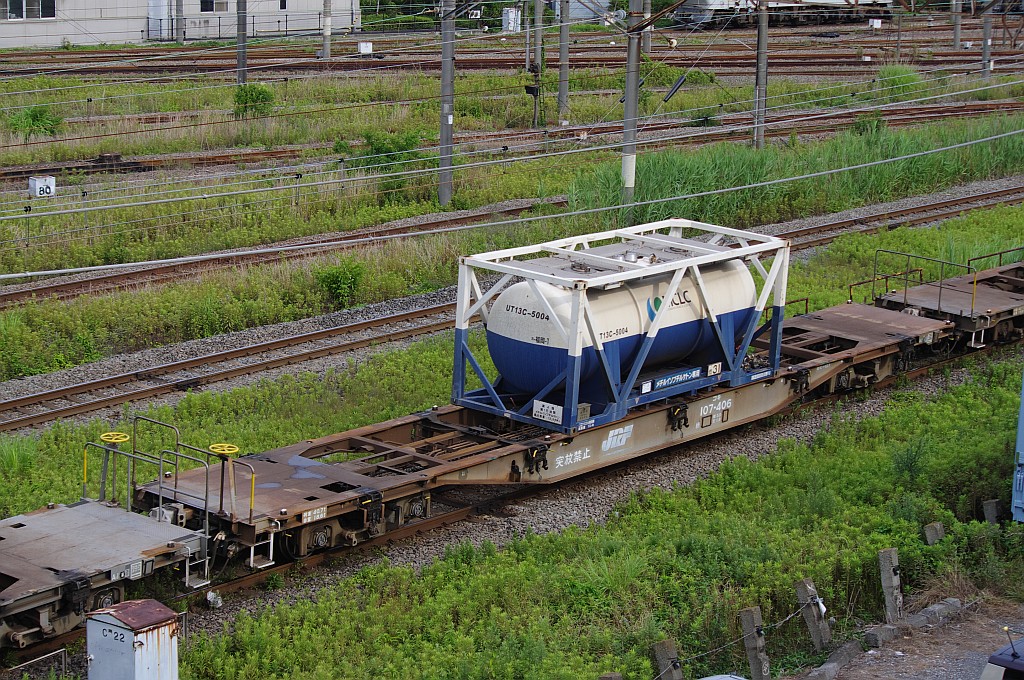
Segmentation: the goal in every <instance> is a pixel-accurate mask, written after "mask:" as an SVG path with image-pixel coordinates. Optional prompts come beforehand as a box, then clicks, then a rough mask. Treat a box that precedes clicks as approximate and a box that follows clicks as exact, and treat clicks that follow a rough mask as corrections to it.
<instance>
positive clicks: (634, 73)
mask: <svg viewBox="0 0 1024 680" xmlns="http://www.w3.org/2000/svg"><path fill="white" fill-rule="evenodd" d="M643 9H644V0H629V19H628V21H627V25H628V33H629V38H628V39H629V45H628V47H627V52H626V93H625V94H626V102H625V104H626V106H625V108H624V109H623V114H622V202H623V203H624V204H630V203H632V202H633V191H634V189H635V188H636V125H637V118H638V117H639V111H640V105H639V99H640V34H639V33H638V32H637V31H635V30H633V27H634V26H636V25H637V24H639V23H640V21H641V20H642V18H643ZM627 222H628V224H626V225H623V226H632V224H633V211H632V209H630V210H629V217H628V218H627Z"/></svg>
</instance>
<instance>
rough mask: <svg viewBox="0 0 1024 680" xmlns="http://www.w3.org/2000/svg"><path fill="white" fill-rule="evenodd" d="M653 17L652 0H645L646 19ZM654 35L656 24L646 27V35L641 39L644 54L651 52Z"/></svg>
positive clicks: (641, 49)
mask: <svg viewBox="0 0 1024 680" xmlns="http://www.w3.org/2000/svg"><path fill="white" fill-rule="evenodd" d="M650 18H651V0H644V21H647V20H648V19H650ZM653 37H654V26H653V25H651V26H648V27H647V28H645V29H644V36H643V38H642V39H641V41H640V51H641V52H643V53H644V54H650V53H651V40H652V38H653Z"/></svg>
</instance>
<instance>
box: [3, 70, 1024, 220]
mask: <svg viewBox="0 0 1024 680" xmlns="http://www.w3.org/2000/svg"><path fill="white" fill-rule="evenodd" d="M882 80H884V79H882ZM943 80H944V78H941V77H940V78H936V79H934V80H933V82H936V83H941V82H942V81H943ZM872 82H874V81H872ZM923 82H924V83H927V82H928V81H923ZM1012 84H1013V83H1000V84H998V85H995V84H986V85H985V86H983V87H982V88H978V90H986V89H989V88H990V87H1003V86H1008V85H1012ZM938 87H939V85H936V87H934V88H925V89H923V90H918V91H919V93H923V92H928V91H931V90H933V89H937V88H938ZM887 89H889V88H882V91H880V92H879V93H878V97H877V98H884V97H886V96H888V95H886V94H885V92H886V90H887ZM973 91H977V90H960V91H955V92H946V93H943V94H942V95H940V96H939V97H938V98H944V97H952V96H956V95H958V94H964V93H969V92H973ZM850 94H851V95H852V94H863V93H862V92H861V93H856V92H851V93H850ZM780 96H781V95H780ZM837 96H839V95H836V94H833V95H830V96H828V97H826V98H825V99H827V100H834V99H835V98H836V97H837ZM874 99H875V98H873V99H872V100H869V101H873V100H874ZM923 99H924V98H919V99H910V100H904V101H903V102H902V103H913V102H915V101H919V100H923ZM817 101H821V100H810V101H805V102H803V103H804V104H807V103H816V102H817ZM859 103H864V102H863V100H862V101H861V102H859ZM888 105H890V106H892V105H895V102H890V103H889V104H888ZM781 108H785V107H784V106H782V105H780V106H778V107H775V106H773V107H771V110H777V109H781ZM696 110H697V111H700V110H706V107H701V108H698V109H696ZM854 111H856V110H854ZM686 112H687V111H686V110H684V111H682V112H679V111H676V112H672V113H667V114H663V115H664V116H669V115H673V116H674V115H679V114H680V113H686ZM830 115H832V114H831V113H825V114H815V115H810V116H805V117H804V118H795V119H790V120H789V121H787V122H791V123H799V122H802V121H804V120H812V119H813V118H815V117H828V116H830ZM653 117H654V116H649V117H647V118H645V120H648V121H650V119H651V118H653ZM730 129H731V128H728V127H725V128H717V129H716V133H721V132H728V131H730ZM536 134H537V133H536V132H535V131H526V132H524V133H522V135H523V136H535V135H536ZM613 134H616V132H615V131H610V132H607V133H598V134H594V135H593V137H599V136H601V135H613ZM703 134H705V132H703V131H693V132H688V133H686V134H684V135H681V136H679V137H681V138H689V137H693V136H700V135H703ZM514 137H515V135H513V136H512V138H514ZM672 139H675V137H661V138H659V139H658V140H656V141H659V142H660V141H666V140H667V141H671V140H672ZM474 143H476V141H475V140H466V141H465V142H461V143H460V145H459V146H462V145H463V144H474ZM545 143H546V140H541V141H534V142H529V143H525V144H521V145H506V147H507V150H508V151H518V150H523V149H530V148H536V147H537V146H539V145H542V144H545ZM431 150H432V148H431V147H421V148H419V149H417V150H416V151H418V152H420V153H423V152H429V151H431ZM588 150H597V149H595V147H589V149H588ZM484 154H493V151H491V150H488V149H483V150H477V151H460V152H459V156H460V157H469V156H472V155H484ZM388 155H389V154H378V155H376V156H374V155H364V156H359V157H353V158H351V159H349V160H353V161H356V162H360V164H361V165H362V166H363V169H364V170H374V169H377V168H378V167H393V166H395V165H401V164H403V163H412V162H418V160H419V159H413V160H410V161H401V160H396V161H386V160H385V161H384V162H383V163H381V164H379V165H375V164H372V163H371V164H366V163H365V161H366V160H368V159H373V158H380V159H386V158H387V156H388ZM515 160H517V161H520V160H529V159H528V158H525V159H515ZM337 162H338V161H337V160H336V159H333V158H332V159H328V160H319V161H311V162H306V163H302V164H294V165H288V166H283V167H278V168H275V169H273V170H269V171H268V170H265V169H247V170H241V171H234V172H232V173H222V174H220V175H216V176H213V177H205V178H204V182H207V183H208V182H209V181H211V180H212V179H218V178H225V177H241V176H256V178H255V179H251V180H246V181H242V182H234V183H228V184H221V185H219V188H220V189H223V188H226V187H230V186H238V185H244V184H249V183H262V182H268V181H281V180H289V179H292V176H293V174H294V173H296V172H302V173H306V174H309V173H310V171H311V170H313V169H315V168H318V167H319V168H322V167H324V166H328V165H333V164H335V163H337ZM460 167H463V168H465V167H467V166H466V165H463V166H460ZM269 173H277V175H278V176H277V177H274V176H270V174H269ZM382 176H384V175H378V177H382ZM188 181H189V180H187V179H176V180H169V181H167V182H162V183H161V182H158V183H155V184H154V182H153V181H152V180H144V182H145V185H146V188H153V187H160V186H176V185H181V184H183V183H185V182H188ZM137 184H138V182H123V183H121V186H115V187H113V188H111V189H109V190H104V189H96V188H92V189H90V190H89V192H88V193H89V195H90V196H92V199H91V200H90V201H88V203H86V202H85V201H84V197H83V200H82V201H81V202H79V201H78V200H77V198H75V197H73V196H68V198H67V201H68V202H70V201H74V202H75V203H76V204H78V205H87V204H92V205H97V206H99V205H101V204H102V203H103V202H104V201H106V200H109V199H107V198H104V197H102V194H103V193H110V192H118V191H127V190H130V189H128V188H127V187H131V186H133V185H137ZM187 190H188V188H187V187H181V188H175V189H168V190H166V191H158V192H154V191H148V192H145V193H144V195H145V196H154V195H159V194H161V193H164V194H167V193H178V192H182V191H187ZM221 193H223V192H221ZM0 195H2V194H0ZM16 196H17V197H16V198H12V200H10V201H5V202H3V203H0V209H2V208H3V207H4V206H5V205H6V206H10V205H17V209H19V210H20V209H22V208H23V204H24V199H23V196H22V195H21V194H20V192H19V194H17V195H16ZM65 196H67V195H66V194H65ZM51 205H52V204H51Z"/></svg>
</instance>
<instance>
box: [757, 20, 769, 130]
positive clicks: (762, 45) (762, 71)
mask: <svg viewBox="0 0 1024 680" xmlns="http://www.w3.org/2000/svg"><path fill="white" fill-rule="evenodd" d="M767 100H768V2H767V0H761V1H760V2H759V3H758V5H757V70H756V71H755V73H754V148H755V149H763V148H764V123H765V120H764V118H765V114H766V113H767V111H768V104H767Z"/></svg>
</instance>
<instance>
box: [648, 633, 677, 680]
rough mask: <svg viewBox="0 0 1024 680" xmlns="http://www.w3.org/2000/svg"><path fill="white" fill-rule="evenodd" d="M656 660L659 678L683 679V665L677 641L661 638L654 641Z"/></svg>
mask: <svg viewBox="0 0 1024 680" xmlns="http://www.w3.org/2000/svg"><path fill="white" fill-rule="evenodd" d="M654 661H655V670H657V671H658V677H659V678H663V679H664V680H683V667H682V666H681V665H680V664H679V654H678V652H677V651H676V643H675V642H673V641H672V640H661V641H660V642H656V643H654Z"/></svg>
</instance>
